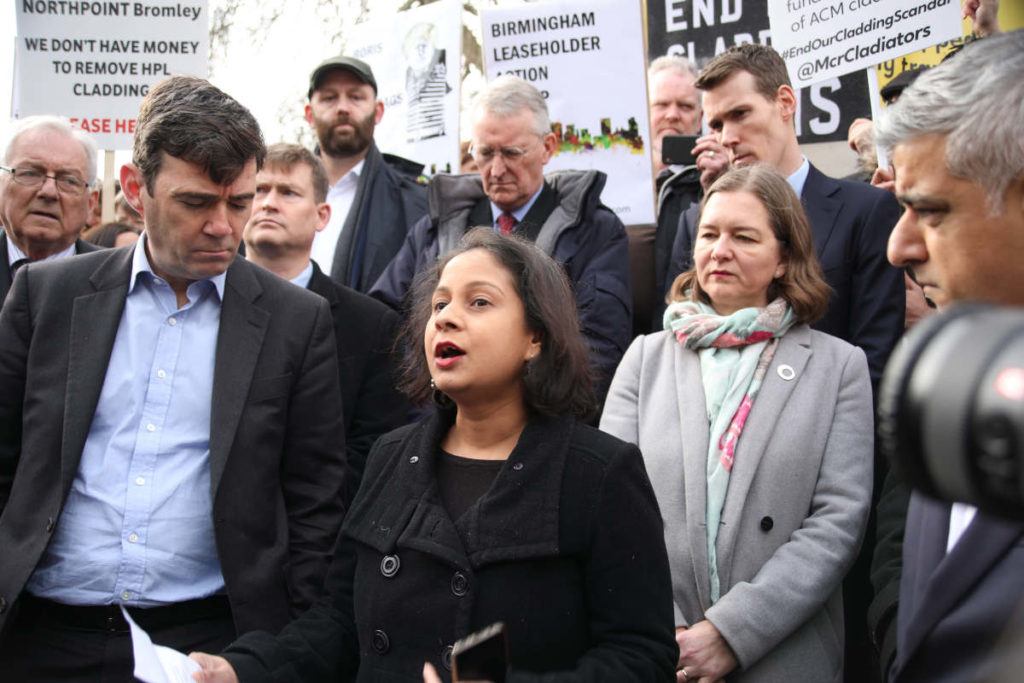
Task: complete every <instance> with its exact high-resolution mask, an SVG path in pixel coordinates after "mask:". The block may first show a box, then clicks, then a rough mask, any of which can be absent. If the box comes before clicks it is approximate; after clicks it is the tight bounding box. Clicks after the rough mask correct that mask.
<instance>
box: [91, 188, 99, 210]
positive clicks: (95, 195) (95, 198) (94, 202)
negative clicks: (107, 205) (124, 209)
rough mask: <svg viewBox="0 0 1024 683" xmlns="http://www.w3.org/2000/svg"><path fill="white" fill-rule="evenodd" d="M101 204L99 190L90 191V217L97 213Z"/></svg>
mask: <svg viewBox="0 0 1024 683" xmlns="http://www.w3.org/2000/svg"><path fill="white" fill-rule="evenodd" d="M99 203H100V191H99V190H98V189H96V190H90V191H89V215H90V216H91V215H92V214H93V213H94V212H95V211H96V207H97V206H98V205H99Z"/></svg>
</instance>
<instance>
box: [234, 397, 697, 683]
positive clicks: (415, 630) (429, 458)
mask: <svg viewBox="0 0 1024 683" xmlns="http://www.w3.org/2000/svg"><path fill="white" fill-rule="evenodd" d="M451 419H452V416H451V415H450V414H445V413H440V414H438V415H435V416H433V417H431V418H428V419H427V420H425V421H424V422H420V423H417V424H414V425H410V426H408V427H403V428H401V429H398V430H396V431H394V432H391V433H390V434H387V435H385V436H383V437H381V439H380V440H379V441H378V442H377V444H376V445H375V446H374V449H373V451H372V452H371V453H370V457H369V461H368V464H367V467H366V472H365V475H364V478H363V481H362V484H361V486H360V489H359V493H358V494H357V496H356V499H355V501H354V503H353V506H352V509H351V510H350V511H349V514H348V516H347V517H346V520H345V523H344V525H343V528H342V532H341V537H340V541H339V546H338V552H337V554H336V556H335V560H334V563H333V565H332V567H331V571H330V575H329V577H328V580H327V581H328V584H327V588H328V597H327V598H325V599H323V600H321V601H320V602H319V603H318V604H316V605H315V606H314V607H313V608H312V609H310V611H309V612H307V613H306V614H305V615H304V616H303V617H301V618H300V619H299V620H297V621H295V622H293V623H292V624H290V625H289V626H288V627H287V628H286V629H285V630H284V631H283V632H282V633H281V634H280V636H278V637H277V638H274V637H272V636H270V635H268V634H259V633H255V634H249V635H247V636H245V637H243V638H241V639H240V640H239V641H237V642H236V643H235V644H234V645H232V646H231V647H230V648H229V649H228V650H227V651H226V652H225V653H224V654H225V656H226V657H227V658H228V659H229V661H231V663H232V665H233V666H234V668H235V670H236V671H237V673H238V675H239V678H240V680H241V681H243V682H245V681H250V680H251V681H256V680H302V681H327V680H342V681H351V680H358V681H422V674H421V672H422V669H423V663H424V662H431V663H433V664H434V667H435V668H436V669H437V670H438V672H439V673H440V674H441V676H442V678H446V679H447V678H448V677H449V676H450V672H449V667H450V664H451V646H452V644H453V643H454V641H455V640H456V639H458V638H461V637H463V636H465V635H468V634H470V633H472V632H474V631H477V630H479V629H481V628H484V627H486V626H488V625H490V624H491V623H493V622H495V621H503V622H504V623H505V626H506V630H507V633H508V643H509V678H508V680H510V681H534V680H537V681H539V680H544V681H615V682H616V683H621V682H623V681H643V682H644V683H647V682H650V681H662V680H664V681H674V680H675V664H676V661H677V657H678V651H677V647H676V643H675V638H674V622H673V617H672V608H671V605H672V591H671V584H670V578H669V569H668V560H667V558H666V553H665V547H664V542H663V536H662V524H661V516H660V514H659V512H658V506H657V502H656V501H655V498H654V493H653V491H652V489H651V484H650V481H649V480H648V478H647V473H646V471H645V470H644V465H643V460H642V458H641V456H640V452H639V451H638V450H637V449H636V447H635V446H633V445H630V444H627V443H625V442H623V441H619V440H618V439H616V438H614V437H611V436H609V435H607V434H604V433H602V432H599V431H597V430H595V429H592V428H590V427H587V426H584V425H581V424H579V423H576V422H575V421H573V420H572V419H570V418H560V419H546V418H535V419H533V420H531V422H530V423H529V424H528V425H527V427H526V429H525V430H524V431H523V433H522V435H521V437H520V439H519V442H518V444H517V445H516V447H515V449H514V450H513V451H512V454H511V455H510V456H509V458H508V460H507V461H506V462H505V464H504V465H503V466H502V469H501V470H500V472H499V473H498V476H497V478H496V479H495V481H494V484H493V485H492V486H491V488H490V490H488V491H487V493H485V494H484V496H483V497H481V498H480V499H479V500H478V501H477V503H476V504H475V505H474V506H473V507H471V508H470V509H469V510H467V512H466V513H465V514H464V515H463V516H462V517H460V518H459V520H458V522H457V523H453V522H452V520H451V519H450V518H449V517H448V514H447V512H446V511H445V508H444V506H443V505H442V503H441V500H440V497H439V494H438V487H437V482H436V480H435V478H434V464H435V459H436V454H437V452H438V447H439V444H440V441H441V438H442V437H443V436H444V434H445V433H446V432H447V431H448V428H449V427H450V424H451ZM542 673H543V674H546V675H543V676H542V675H540V674H542Z"/></svg>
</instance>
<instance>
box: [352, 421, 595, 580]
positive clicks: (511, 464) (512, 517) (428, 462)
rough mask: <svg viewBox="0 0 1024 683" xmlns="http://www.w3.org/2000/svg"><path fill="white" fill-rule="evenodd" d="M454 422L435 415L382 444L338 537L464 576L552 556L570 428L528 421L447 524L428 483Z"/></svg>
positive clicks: (560, 423) (373, 455)
mask: <svg viewBox="0 0 1024 683" xmlns="http://www.w3.org/2000/svg"><path fill="white" fill-rule="evenodd" d="M453 419H454V412H451V411H442V410H438V411H435V414H434V415H432V416H431V417H429V418H427V419H425V420H424V421H421V422H419V423H417V424H414V425H411V426H409V427H406V428H403V429H400V430H397V431H395V432H392V433H391V434H389V435H387V436H384V437H382V438H381V440H380V442H378V444H377V446H376V447H375V448H374V452H373V453H371V456H370V460H369V462H368V463H367V467H366V472H365V473H364V475H363V481H362V483H361V485H360V488H359V493H358V494H357V495H356V499H355V500H354V501H353V504H352V508H351V510H350V511H349V514H348V515H347V516H346V519H345V524H344V526H343V528H342V533H343V534H345V535H346V536H348V537H350V538H352V539H354V540H356V541H359V542H361V543H364V544H366V545H368V546H370V547H372V548H375V549H376V550H378V551H380V552H381V553H385V554H388V553H394V552H398V553H399V554H400V553H401V550H402V549H411V550H416V551H420V552H424V553H426V554H428V555H431V556H434V557H437V558H438V559H441V560H442V561H445V562H447V563H449V564H451V565H452V566H454V567H456V568H459V569H464V570H471V569H473V568H476V567H480V566H482V565H485V564H489V563H493V562H501V561H506V560H525V559H530V558H535V557H549V556H552V555H557V554H558V552H559V521H560V517H559V507H560V503H561V500H560V499H561V489H562V476H563V473H564V470H565V464H566V458H567V456H568V453H569V442H570V440H571V438H572V434H573V430H574V429H575V428H576V425H575V422H574V420H573V419H572V418H570V417H560V418H543V417H534V418H532V419H531V420H530V422H529V423H528V424H527V425H526V428H525V429H524V430H523V433H522V434H521V435H520V437H519V441H518V443H517V444H516V447H515V448H514V449H513V450H512V453H511V454H510V455H509V457H508V460H506V461H505V464H504V465H503V466H502V468H501V470H500V471H499V472H498V476H497V477H496V478H495V480H494V483H493V484H492V485H491V488H490V489H488V491H487V492H486V493H485V494H484V495H483V496H481V497H480V499H479V500H477V501H476V503H474V504H473V506H472V507H470V508H469V509H468V510H467V511H466V512H465V513H464V514H463V515H462V516H461V517H460V518H459V519H458V521H457V522H453V521H452V520H451V518H450V517H449V516H448V512H447V511H446V510H445V508H444V505H443V504H442V502H441V497H440V494H439V492H438V486H437V479H436V478H435V476H434V473H435V465H436V461H437V454H438V451H439V449H440V443H441V440H442V438H443V437H444V435H445V434H446V433H447V432H448V429H449V428H450V426H451V424H452V421H453Z"/></svg>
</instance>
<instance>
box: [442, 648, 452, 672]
mask: <svg viewBox="0 0 1024 683" xmlns="http://www.w3.org/2000/svg"><path fill="white" fill-rule="evenodd" d="M441 666H443V667H444V668H445V669H447V670H448V671H451V670H452V646H451V645H447V646H445V648H444V649H443V650H441Z"/></svg>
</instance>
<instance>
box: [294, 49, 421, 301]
mask: <svg viewBox="0 0 1024 683" xmlns="http://www.w3.org/2000/svg"><path fill="white" fill-rule="evenodd" d="M383 116H384V103H383V102H381V101H380V100H378V99H377V81H376V79H375V78H374V76H373V71H372V70H371V69H370V66H369V65H368V64H367V63H366V62H363V61H361V60H358V59H355V58H352V57H344V56H338V57H332V58H330V59H328V60H326V61H324V62H323V63H322V64H320V66H318V67H317V68H316V69H314V70H313V74H312V75H311V76H310V79H309V104H307V105H306V121H307V122H309V125H310V126H311V127H312V128H313V130H314V131H315V133H316V137H317V140H318V142H319V144H318V146H319V154H320V160H321V161H323V163H324V167H325V168H326V169H327V178H328V180H329V181H330V189H329V190H328V192H327V201H328V203H329V204H330V205H331V220H330V222H329V223H328V224H327V227H326V228H324V229H323V230H322V231H321V232H319V233H317V236H316V238H315V239H314V240H313V252H312V257H313V260H314V261H316V262H317V263H318V264H319V265H320V267H321V268H323V270H324V271H326V272H328V273H330V275H331V277H332V278H334V279H335V280H337V281H338V282H340V283H342V284H344V285H348V286H349V287H352V288H353V289H356V290H358V291H360V292H366V291H368V290H369V289H370V287H371V286H372V285H373V283H374V282H375V281H376V280H377V277H378V276H379V275H380V274H381V272H382V271H383V270H384V268H385V267H386V266H387V265H388V263H389V262H390V261H391V258H392V257H393V256H394V255H395V253H396V252H397V251H398V249H399V248H400V247H401V246H402V242H403V241H404V240H405V234H406V232H408V230H409V228H410V227H411V226H412V224H413V223H415V222H416V221H417V220H418V219H419V218H420V217H421V216H423V215H425V214H426V212H427V190H426V187H425V185H422V184H420V183H419V182H417V178H418V177H419V175H420V173H421V172H422V170H423V166H422V165H420V164H416V163H414V162H412V161H409V160H407V159H402V158H400V157H396V156H392V155H389V154H381V153H380V151H379V150H378V149H377V146H376V145H375V144H374V142H373V129H374V126H376V125H377V124H378V123H380V120H381V118H382V117H383Z"/></svg>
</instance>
